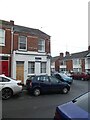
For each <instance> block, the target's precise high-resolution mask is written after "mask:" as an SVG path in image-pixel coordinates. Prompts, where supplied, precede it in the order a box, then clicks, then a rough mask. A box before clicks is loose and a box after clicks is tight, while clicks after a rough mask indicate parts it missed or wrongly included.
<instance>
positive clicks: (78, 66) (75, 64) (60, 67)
mask: <svg viewBox="0 0 90 120" xmlns="http://www.w3.org/2000/svg"><path fill="white" fill-rule="evenodd" d="M51 68H52V70H54V71H68V72H70V71H73V72H90V46H89V47H88V50H86V51H82V52H78V53H72V54H70V53H69V52H67V51H66V53H65V56H64V54H63V53H60V56H56V57H54V58H52V66H51Z"/></svg>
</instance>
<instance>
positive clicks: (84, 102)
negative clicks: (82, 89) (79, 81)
mask: <svg viewBox="0 0 90 120" xmlns="http://www.w3.org/2000/svg"><path fill="white" fill-rule="evenodd" d="M89 101H90V92H89V93H86V94H84V95H82V96H80V97H78V98H77V99H75V100H74V101H73V102H74V103H75V104H76V105H77V106H79V107H80V108H82V109H83V110H85V111H87V112H89V113H90V103H89Z"/></svg>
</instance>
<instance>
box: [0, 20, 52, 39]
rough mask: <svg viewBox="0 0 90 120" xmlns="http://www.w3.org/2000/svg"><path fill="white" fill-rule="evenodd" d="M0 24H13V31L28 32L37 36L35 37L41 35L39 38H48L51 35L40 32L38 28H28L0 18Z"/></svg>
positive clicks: (10, 25) (8, 25) (7, 25)
mask: <svg viewBox="0 0 90 120" xmlns="http://www.w3.org/2000/svg"><path fill="white" fill-rule="evenodd" d="M13 22H14V21H13ZM0 24H1V25H3V26H5V27H8V28H11V27H12V26H13V28H14V31H15V32H19V33H29V34H30V35H32V36H37V37H41V38H50V37H51V36H50V35H48V34H46V33H44V32H42V31H41V30H39V29H34V28H29V27H25V26H20V25H14V23H13V24H12V22H9V21H5V20H0Z"/></svg>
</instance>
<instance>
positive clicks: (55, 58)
mask: <svg viewBox="0 0 90 120" xmlns="http://www.w3.org/2000/svg"><path fill="white" fill-rule="evenodd" d="M59 57H60V56H56V57H51V62H52V63H53V62H55V61H56V60H58V59H59Z"/></svg>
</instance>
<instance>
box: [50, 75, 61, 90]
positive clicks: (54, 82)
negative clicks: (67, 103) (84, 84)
mask: <svg viewBox="0 0 90 120" xmlns="http://www.w3.org/2000/svg"><path fill="white" fill-rule="evenodd" d="M49 79H50V82H51V91H52V92H58V91H60V89H61V87H62V84H61V81H60V80H59V79H57V78H55V77H52V76H50V77H49Z"/></svg>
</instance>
